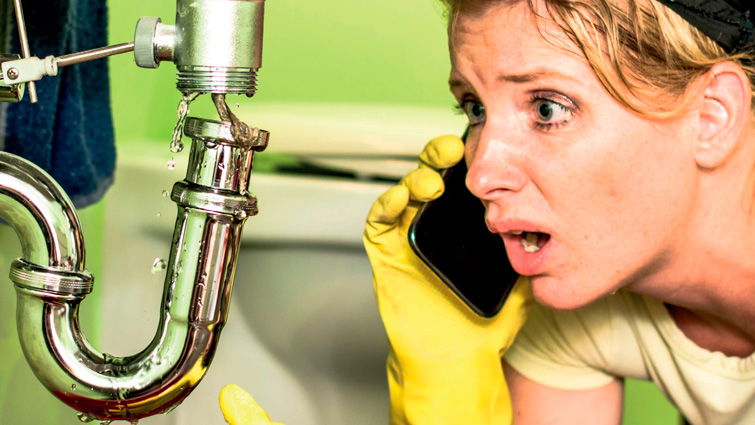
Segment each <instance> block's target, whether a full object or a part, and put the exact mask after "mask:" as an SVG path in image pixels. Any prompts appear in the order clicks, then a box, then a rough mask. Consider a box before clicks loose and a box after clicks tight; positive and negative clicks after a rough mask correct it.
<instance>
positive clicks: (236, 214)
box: [233, 208, 246, 220]
mask: <svg viewBox="0 0 755 425" xmlns="http://www.w3.org/2000/svg"><path fill="white" fill-rule="evenodd" d="M233 216H234V217H236V219H237V220H243V219H245V218H246V211H244V210H242V209H241V208H238V209H236V210H234V211H233Z"/></svg>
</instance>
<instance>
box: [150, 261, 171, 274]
mask: <svg viewBox="0 0 755 425" xmlns="http://www.w3.org/2000/svg"><path fill="white" fill-rule="evenodd" d="M166 266H167V263H166V262H165V260H163V259H162V258H160V257H158V258H155V262H154V263H152V274H155V273H159V272H161V271H163V270H165V267H166Z"/></svg>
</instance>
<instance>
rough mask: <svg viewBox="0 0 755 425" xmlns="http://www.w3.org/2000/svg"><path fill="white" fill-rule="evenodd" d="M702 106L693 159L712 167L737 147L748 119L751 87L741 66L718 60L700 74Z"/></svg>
mask: <svg viewBox="0 0 755 425" xmlns="http://www.w3.org/2000/svg"><path fill="white" fill-rule="evenodd" d="M701 82H702V87H701V89H702V90H698V91H697V93H702V96H703V99H702V107H701V108H699V109H698V110H697V114H698V117H699V120H700V126H699V132H698V137H697V140H696V141H695V143H696V144H695V149H694V153H695V160H696V161H697V164H698V165H699V166H700V167H703V168H715V167H718V166H719V165H721V164H723V163H724V162H726V160H727V159H728V158H729V157H730V156H731V154H732V153H733V152H734V151H735V150H736V148H737V146H738V143H739V140H740V138H741V135H742V131H743V129H744V127H745V125H746V123H747V121H748V120H749V119H750V102H751V98H752V90H751V88H750V81H749V80H748V78H747V75H746V74H745V73H744V71H743V70H742V68H740V67H739V66H738V65H737V64H735V63H733V62H720V63H717V64H716V65H714V66H713V67H712V68H711V69H710V71H708V72H707V73H706V74H705V75H704V76H702V77H701Z"/></svg>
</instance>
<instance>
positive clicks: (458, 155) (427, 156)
mask: <svg viewBox="0 0 755 425" xmlns="http://www.w3.org/2000/svg"><path fill="white" fill-rule="evenodd" d="M463 157H464V142H463V141H462V140H461V139H460V138H459V137H458V136H454V135H451V134H448V135H445V136H439V137H436V138H434V139H432V140H430V141H429V142H427V144H426V145H425V148H424V149H423V150H422V153H421V154H420V155H419V161H420V165H427V166H429V167H430V168H434V169H436V170H440V169H443V168H449V167H453V166H454V165H456V163H458V162H459V161H461V159H462V158H463Z"/></svg>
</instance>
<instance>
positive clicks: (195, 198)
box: [170, 181, 259, 218]
mask: <svg viewBox="0 0 755 425" xmlns="http://www.w3.org/2000/svg"><path fill="white" fill-rule="evenodd" d="M170 198H171V199H172V200H173V202H175V203H177V204H179V205H182V206H184V207H189V208H195V209H199V210H203V211H208V212H211V213H215V214H228V215H233V216H235V217H236V218H246V217H249V216H253V215H256V214H257V212H258V211H259V210H258V209H257V198H255V197H254V196H252V195H251V194H249V193H248V192H247V193H244V194H239V193H229V192H223V193H218V192H215V191H213V190H210V189H205V188H204V187H203V186H197V185H192V184H190V183H187V182H186V181H179V182H176V184H175V185H173V191H172V192H171V195H170Z"/></svg>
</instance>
